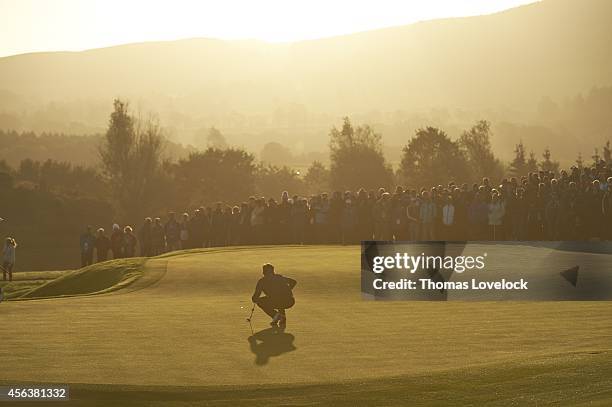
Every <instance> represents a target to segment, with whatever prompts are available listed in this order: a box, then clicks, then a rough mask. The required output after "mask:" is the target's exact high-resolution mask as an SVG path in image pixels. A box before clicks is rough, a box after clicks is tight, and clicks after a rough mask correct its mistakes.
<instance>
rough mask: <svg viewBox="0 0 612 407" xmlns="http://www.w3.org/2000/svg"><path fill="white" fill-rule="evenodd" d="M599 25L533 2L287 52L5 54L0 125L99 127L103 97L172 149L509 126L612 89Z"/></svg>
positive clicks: (161, 45) (250, 45) (600, 6)
mask: <svg viewBox="0 0 612 407" xmlns="http://www.w3.org/2000/svg"><path fill="white" fill-rule="evenodd" d="M611 27H612V1H609V0H544V1H542V2H540V3H535V4H531V5H527V6H523V7H519V8H516V9H512V10H508V11H505V12H502V13H497V14H493V15H487V16H478V17H469V18H459V19H447V20H435V21H429V22H422V23H418V24H413V25H409V26H403V27H396V28H389V29H383V30H377V31H371V32H364V33H359V34H353V35H346V36H341V37H335V38H328V39H321V40H314V41H303V42H296V43H291V44H269V43H264V42H257V41H221V40H213V39H190V40H181V41H173V42H158V43H141V44H129V45H123V46H117V47H111V48H105V49H95V50H89V51H84V52H55V53H36V54H26V55H19V56H13V57H6V58H0V128H16V129H19V130H35V131H39V132H41V131H43V130H46V131H61V132H69V133H85V132H96V131H101V130H103V129H104V127H105V126H106V122H107V118H108V113H109V108H110V103H111V101H112V98H113V97H116V96H122V97H125V98H128V99H130V100H131V101H132V104H133V106H135V107H136V108H140V109H142V110H143V111H149V110H151V111H155V112H158V113H159V115H160V118H161V120H162V123H163V124H165V125H166V126H167V127H169V130H170V131H171V132H173V133H174V134H175V135H176V136H177V137H178V138H179V139H180V140H182V141H189V140H190V139H189V137H191V135H192V134H195V132H196V131H197V130H198V129H199V128H202V127H206V126H210V125H216V126H218V127H220V128H221V129H222V130H224V133H226V134H229V135H231V136H232V137H233V140H231V141H234V142H235V143H236V144H243V145H247V146H249V147H253V146H255V145H257V144H259V145H263V143H265V142H267V141H270V140H274V139H276V140H284V141H286V142H287V143H288V144H289V145H290V146H291V147H292V148H298V149H299V148H303V147H304V146H306V148H308V147H322V146H324V145H325V141H326V139H325V136H326V133H327V130H328V129H329V126H330V125H331V124H332V123H337V121H338V118H339V117H341V116H342V115H346V114H351V115H356V116H357V117H358V119H359V118H360V117H361V118H364V119H367V120H369V121H372V122H374V124H375V125H377V124H380V125H382V126H387V127H389V126H390V127H393V123H392V121H393V120H395V121H398V119H397V117H396V118H395V119H394V116H393V114H394V113H393V112H398V111H399V112H414V111H430V109H432V108H435V109H441V110H439V111H440V112H441V113H440V115H439V116H440V118H441V120H445V115H447V114H450V115H452V117H451V119H449V120H447V121H450V122H452V121H453V120H454V122H456V123H458V124H460V125H463V124H464V122H465V123H467V122H469V121H470V120H473V119H475V118H480V117H483V116H484V115H483V114H477V113H473V112H484V113H486V112H488V111H496V112H499V111H501V112H504V113H503V117H501V118H500V119H503V120H504V121H516V122H519V121H521V120H523V119H524V117H525V116H524V113H522V112H525V111H535V108H536V106H537V104H538V103H539V102H540V101H541V100H542V98H543V97H550V98H551V99H553V100H558V101H562V100H564V98H569V97H574V96H575V95H576V94H578V93H580V92H585V91H588V90H589V89H591V88H592V87H593V86H595V85H597V86H602V85H612V74H611V72H612V46H611V45H610V39H611V38H612V28H611ZM381 112H382V113H381ZM384 112H387V113H384ZM458 112H459V113H458ZM461 112H472V113H469V114H468V113H466V114H464V115H463V116H461ZM404 115H405V113H404ZM433 116H435V114H434V115H433ZM466 116H467V117H466ZM478 116H480V117H478ZM399 117H400V119H399V121H406V120H405V116H401V114H400V116H399ZM430 117H432V115H429V116H427V117H426V119H429V118H430ZM487 118H489V119H495V118H492V117H490V116H487ZM426 119H424V120H423V121H425V120H426ZM412 124H414V125H419V120H416V119H413V120H411V121H410V125H411V126H412ZM402 129H405V127H403V128H402ZM403 133H405V130H401V135H398V134H397V133H396V134H389V135H388V136H389V138H387V135H385V137H386V141H387V142H389V143H390V144H398V145H399V143H400V141H401V140H405V139H406V138H407V137H408V136H410V134H409V133H408V134H406V135H403Z"/></svg>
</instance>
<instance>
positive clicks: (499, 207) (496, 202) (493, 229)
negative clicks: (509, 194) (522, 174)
mask: <svg viewBox="0 0 612 407" xmlns="http://www.w3.org/2000/svg"><path fill="white" fill-rule="evenodd" d="M505 214H506V205H505V203H504V201H502V200H501V199H500V197H499V194H498V193H497V192H494V193H493V196H492V198H491V203H490V204H489V230H490V235H489V236H490V238H491V239H492V240H496V239H497V238H498V237H500V236H502V235H501V233H500V232H501V227H502V222H503V219H504V215H505Z"/></svg>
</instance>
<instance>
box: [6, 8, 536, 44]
mask: <svg viewBox="0 0 612 407" xmlns="http://www.w3.org/2000/svg"><path fill="white" fill-rule="evenodd" d="M532 2H534V0H199V1H198V0H164V1H162V0H0V27H1V28H0V32H1V35H0V56H6V55H13V54H21V53H26V52H33V51H59V50H83V49H88V48H97V47H105V46H109V45H117V44H124V43H130V42H141V41H151V40H174V39H180V38H191V37H213V38H224V39H243V38H255V39H261V40H266V41H295V40H301V39H310V38H319V37H328V36H333V35H338V34H347V33H352V32H357V31H364V30H369V29H375V28H381V27H388V26H393V25H402V24H409V23H413V22H416V21H421V20H430V19H434V18H442V17H456V16H468V15H477V14H487V13H492V12H496V11H500V10H504V9H507V8H511V7H515V6H518V5H521V4H526V3H532Z"/></svg>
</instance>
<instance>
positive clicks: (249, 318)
mask: <svg viewBox="0 0 612 407" xmlns="http://www.w3.org/2000/svg"><path fill="white" fill-rule="evenodd" d="M253 311H255V303H253V308H251V315H249V317H248V318H247V319H246V320H247V322H251V318H253Z"/></svg>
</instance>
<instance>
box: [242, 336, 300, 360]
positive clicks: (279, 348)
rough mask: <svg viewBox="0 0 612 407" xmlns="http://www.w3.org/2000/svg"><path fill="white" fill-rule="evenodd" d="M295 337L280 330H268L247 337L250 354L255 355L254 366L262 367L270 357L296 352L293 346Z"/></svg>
mask: <svg viewBox="0 0 612 407" xmlns="http://www.w3.org/2000/svg"><path fill="white" fill-rule="evenodd" d="M294 339H295V336H293V335H291V334H290V333H287V332H285V330H284V329H282V328H274V327H272V328H268V329H264V330H262V331H259V332H256V333H254V334H253V335H251V336H249V345H250V346H251V352H253V353H254V354H255V364H256V365H260V366H263V365H265V364H267V363H268V361H269V360H270V358H271V357H272V356H280V355H282V354H283V353H288V352H292V351H294V350H296V349H297V348H296V347H295V346H294V345H293V340H294Z"/></svg>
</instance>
